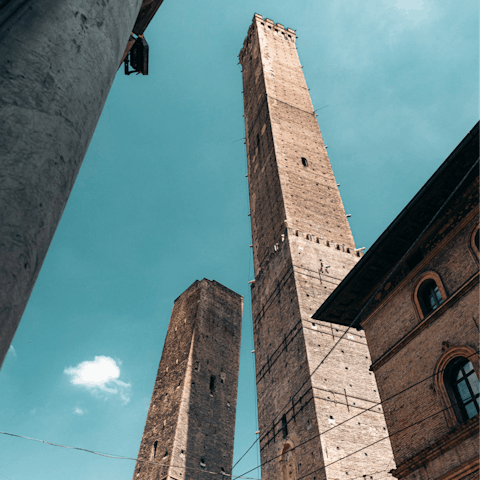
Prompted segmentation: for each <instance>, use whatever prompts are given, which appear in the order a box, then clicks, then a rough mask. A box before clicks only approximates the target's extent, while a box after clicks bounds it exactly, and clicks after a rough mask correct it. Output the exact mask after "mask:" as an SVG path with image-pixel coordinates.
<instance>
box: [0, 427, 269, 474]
mask: <svg viewBox="0 0 480 480" xmlns="http://www.w3.org/2000/svg"><path fill="white" fill-rule="evenodd" d="M0 434H1V435H8V436H10V437H16V438H23V439H24V440H31V441H33V442H39V443H45V444H46V445H51V446H52V447H60V448H68V449H70V450H79V451H81V452H87V453H93V454H94V455H99V456H101V457H107V458H114V459H116V460H133V461H134V462H141V463H147V464H149V465H156V466H159V467H172V468H180V469H183V470H196V471H201V472H202V473H208V474H210V475H220V476H223V477H232V475H230V474H228V473H225V472H220V473H219V472H211V471H209V470H204V469H203V468H202V469H200V468H194V467H184V466H179V465H171V464H165V463H158V462H152V461H150V460H143V459H141V458H133V457H124V456H122V455H113V454H109V453H101V452H97V451H95V450H89V449H88V448H82V447H72V446H69V445H62V444H61V443H53V442H47V441H46V440H39V439H38V438H31V437H25V436H23V435H17V434H15V433H9V432H0ZM235 478H243V479H245V480H261V479H259V478H255V477H243V476H240V477H235Z"/></svg>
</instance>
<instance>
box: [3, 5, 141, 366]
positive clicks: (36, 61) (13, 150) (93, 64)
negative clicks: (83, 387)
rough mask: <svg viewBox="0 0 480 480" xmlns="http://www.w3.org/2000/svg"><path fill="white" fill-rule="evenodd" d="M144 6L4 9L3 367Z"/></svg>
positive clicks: (22, 7) (71, 6)
mask: <svg viewBox="0 0 480 480" xmlns="http://www.w3.org/2000/svg"><path fill="white" fill-rule="evenodd" d="M141 3H142V0H101V1H96V0H42V1H40V2H39V1H35V0H10V1H8V2H7V3H6V5H2V6H1V7H0V366H1V364H2V362H3V359H4V358H5V355H6V353H7V351H8V348H9V346H10V343H11V341H12V338H13V336H14V334H15V330H16V329H17V326H18V324H19V322H20V318H21V316H22V314H23V311H24V309H25V306H26V304H27V301H28V298H29V297H30V294H31V292H32V289H33V286H34V284H35V281H36V279H37V276H38V273H39V271H40V268H41V266H42V263H43V260H44V259H45V255H46V253H47V250H48V247H49V245H50V242H51V240H52V237H53V234H54V233H55V229H56V228H57V225H58V222H59V220H60V217H61V216H62V212H63V210H64V208H65V204H66V202H67V199H68V196H69V195H70V191H71V189H72V187H73V184H74V182H75V178H76V177H77V174H78V170H79V168H80V165H81V163H82V160H83V157H84V156H85V153H86V151H87V148H88V145H89V143H90V139H91V138H92V135H93V132H94V130H95V126H96V124H97V121H98V118H99V117H100V113H101V111H102V109H103V105H104V103H105V100H106V98H107V94H108V92H109V90H110V87H111V85H112V82H113V79H114V77H115V73H116V71H117V69H118V65H119V64H120V61H121V58H122V54H123V52H124V50H125V46H126V44H127V41H128V38H129V35H130V32H131V31H132V28H133V25H134V23H135V19H136V17H137V14H138V11H139V9H140V5H141Z"/></svg>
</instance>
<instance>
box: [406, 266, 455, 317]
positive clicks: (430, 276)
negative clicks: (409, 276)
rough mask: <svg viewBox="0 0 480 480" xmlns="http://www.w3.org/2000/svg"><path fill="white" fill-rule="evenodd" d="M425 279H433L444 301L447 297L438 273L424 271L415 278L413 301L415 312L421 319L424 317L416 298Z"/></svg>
mask: <svg viewBox="0 0 480 480" xmlns="http://www.w3.org/2000/svg"><path fill="white" fill-rule="evenodd" d="M427 280H433V281H434V282H435V283H436V284H437V287H438V289H439V290H440V293H441V295H442V298H443V301H444V302H445V300H446V299H447V297H448V296H447V292H446V290H445V287H444V286H443V282H442V279H441V278H440V275H439V274H438V273H437V272H433V271H430V272H425V273H424V274H423V275H421V276H420V278H419V279H418V280H417V284H416V285H415V289H414V290H413V303H414V304H415V307H416V309H417V312H418V314H419V315H420V320H423V319H424V318H425V314H424V313H423V310H422V306H421V304H420V301H419V299H418V292H419V290H420V287H421V286H422V284H423V283H424V282H426V281H427ZM427 316H428V315H427Z"/></svg>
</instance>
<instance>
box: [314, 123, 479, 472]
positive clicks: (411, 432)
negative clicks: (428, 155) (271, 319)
mask: <svg viewBox="0 0 480 480" xmlns="http://www.w3.org/2000/svg"><path fill="white" fill-rule="evenodd" d="M478 131H479V128H478V124H477V125H476V126H475V127H474V128H473V129H472V130H471V131H470V132H469V133H468V135H467V136H466V137H465V139H464V140H463V141H462V142H461V143H460V144H459V145H458V147H457V148H456V149H455V150H454V152H453V153H452V154H451V155H450V156H449V157H448V158H447V160H446V161H445V162H444V163H443V164H442V166H441V167H440V168H439V169H438V170H437V172H435V174H434V175H433V176H432V177H431V178H430V180H429V181H428V182H427V183H426V184H425V185H424V187H423V188H422V189H421V190H420V192H419V193H418V194H417V195H416V196H415V197H414V199H413V200H412V201H411V202H410V203H409V204H408V205H407V207H406V208H405V209H404V210H403V211H402V213H401V214H400V215H399V216H398V217H397V218H396V219H395V220H394V222H393V223H392V224H391V225H390V227H389V228H388V229H387V230H386V231H385V233H384V234H383V235H382V236H381V237H380V238H379V239H378V240H377V242H376V243H375V244H374V245H373V246H372V248H371V249H370V250H369V251H368V252H367V254H366V255H365V257H364V258H363V260H362V262H361V264H359V265H358V267H357V268H354V269H353V270H352V272H351V273H350V275H349V276H348V277H347V278H346V279H345V280H344V282H342V284H341V285H340V286H339V287H338V289H337V291H336V292H335V294H334V295H332V297H331V298H329V300H328V301H327V302H326V303H324V304H323V305H322V307H320V309H319V310H318V312H317V313H316V314H315V316H314V317H315V318H317V319H324V320H325V319H329V320H330V321H335V322H336V323H338V324H339V325H347V324H349V323H351V322H352V319H353V320H354V326H361V327H362V328H363V329H364V330H365V334H366V338H367V341H368V346H369V349H370V354H371V358H372V366H371V370H372V371H373V372H374V373H375V377H376V379H377V384H378V388H379V392H380V396H381V399H382V403H383V407H384V411H385V418H386V421H387V425H388V431H389V435H390V438H391V444H392V447H393V453H394V455H395V462H396V465H397V468H396V469H394V470H392V474H393V475H394V476H395V477H396V478H398V479H405V480H460V479H462V480H467V479H468V480H470V479H474V478H478V471H479V460H478V456H479V434H478V420H479V416H478V413H479V383H478V378H479V365H478V351H479V313H478V301H479V292H478V275H479V246H478V244H479V229H478V228H479V227H478V213H479V212H478V188H479V184H478V180H479V179H478V151H479V135H478Z"/></svg>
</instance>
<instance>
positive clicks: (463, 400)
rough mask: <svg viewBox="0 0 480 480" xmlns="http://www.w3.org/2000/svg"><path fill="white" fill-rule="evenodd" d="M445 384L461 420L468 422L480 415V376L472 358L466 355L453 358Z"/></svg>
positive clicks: (448, 367) (447, 371) (446, 370)
mask: <svg viewBox="0 0 480 480" xmlns="http://www.w3.org/2000/svg"><path fill="white" fill-rule="evenodd" d="M445 384H446V385H447V390H448V393H449V396H450V400H451V402H452V405H453V409H454V411H455V414H456V416H457V418H458V420H459V421H460V422H466V421H467V420H468V419H470V418H473V417H475V416H476V415H478V412H479V400H478V397H479V384H478V377H477V374H476V373H475V370H474V368H473V365H472V362H470V360H468V359H467V358H465V357H457V358H455V359H454V360H452V361H451V362H450V363H449V364H448V365H447V368H446V369H445Z"/></svg>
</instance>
